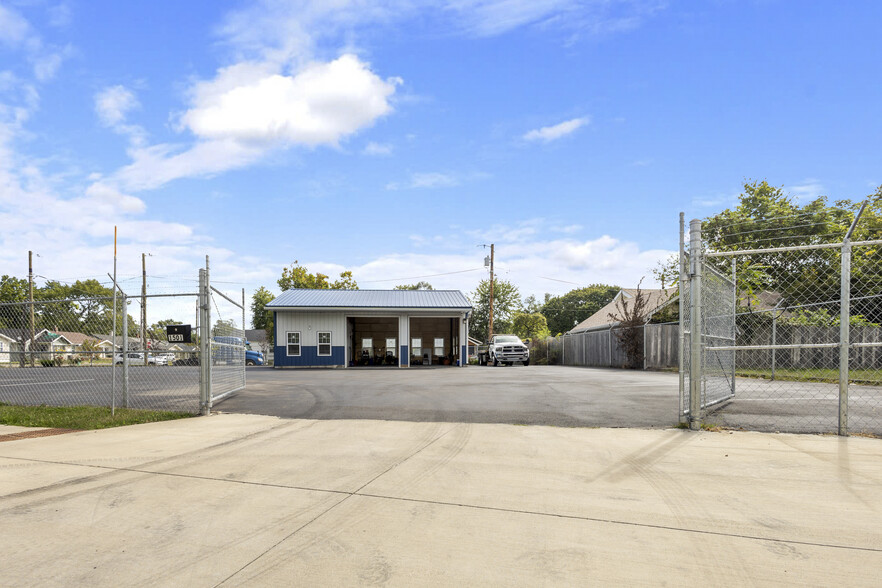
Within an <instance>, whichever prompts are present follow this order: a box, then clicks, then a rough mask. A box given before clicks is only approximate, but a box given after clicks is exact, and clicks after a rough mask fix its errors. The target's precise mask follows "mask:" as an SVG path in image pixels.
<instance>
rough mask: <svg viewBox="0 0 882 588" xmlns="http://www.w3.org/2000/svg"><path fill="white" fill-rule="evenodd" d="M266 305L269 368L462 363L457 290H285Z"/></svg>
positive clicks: (466, 307)
mask: <svg viewBox="0 0 882 588" xmlns="http://www.w3.org/2000/svg"><path fill="white" fill-rule="evenodd" d="M266 308H267V309H268V310H271V311H273V316H274V333H275V348H274V352H275V360H274V365H275V367H351V366H374V367H379V366H389V367H396V366H397V367H411V366H418V365H419V366H423V365H450V366H465V365H466V364H467V363H468V332H469V324H468V320H469V314H470V313H471V311H472V305H471V303H469V301H468V299H467V298H466V297H465V296H464V295H463V294H462V292H460V291H458V290H288V291H286V292H283V293H282V294H281V295H280V296H279V297H278V298H276V299H274V300H273V301H272V302H270V303H269V304H267V306H266Z"/></svg>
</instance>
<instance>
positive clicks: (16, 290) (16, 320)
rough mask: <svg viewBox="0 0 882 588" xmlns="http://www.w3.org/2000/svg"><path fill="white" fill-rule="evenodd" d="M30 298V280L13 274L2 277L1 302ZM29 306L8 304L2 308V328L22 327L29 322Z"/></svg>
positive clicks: (0, 323)
mask: <svg viewBox="0 0 882 588" xmlns="http://www.w3.org/2000/svg"><path fill="white" fill-rule="evenodd" d="M27 299H28V281H27V280H20V279H18V278H16V277H13V276H3V277H0V302H26V301H27ZM29 312H30V311H29V310H28V308H27V307H25V306H22V307H16V306H7V307H5V308H0V328H3V329H22V328H25V327H26V326H27V325H28V324H29V323H28V321H29V318H28V317H29V316H30V314H29Z"/></svg>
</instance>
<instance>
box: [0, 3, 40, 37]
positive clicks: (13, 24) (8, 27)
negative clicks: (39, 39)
mask: <svg viewBox="0 0 882 588" xmlns="http://www.w3.org/2000/svg"><path fill="white" fill-rule="evenodd" d="M32 34H33V31H32V30H31V25H30V23H28V21H27V20H26V19H25V18H24V17H23V16H22V15H21V14H19V13H18V12H15V11H14V10H12V9H11V8H7V7H5V6H3V5H2V4H0V43H3V44H4V45H7V46H9V47H18V46H19V45H21V44H23V43H24V42H25V41H27V40H28V39H29V38H31V36H32Z"/></svg>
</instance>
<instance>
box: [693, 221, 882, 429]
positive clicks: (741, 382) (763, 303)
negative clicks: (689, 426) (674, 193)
mask: <svg viewBox="0 0 882 588" xmlns="http://www.w3.org/2000/svg"><path fill="white" fill-rule="evenodd" d="M880 246H882V241H863V242H854V243H852V242H849V241H848V240H847V239H846V240H845V241H844V242H841V243H818V244H815V245H803V246H791V247H777V248H768V249H746V250H741V251H738V250H735V251H704V250H703V245H702V242H701V223H700V222H699V221H693V223H692V235H691V246H690V250H691V251H693V252H697V253H698V255H697V256H696V259H697V261H698V266H697V267H696V266H692V267H690V268H689V269H688V270H685V267H686V265H687V263H688V262H687V261H686V260H685V257H684V258H683V261H681V268H683V269H681V272H683V276H682V278H681V292H683V293H684V296H683V303H684V309H685V310H684V312H683V314H682V316H683V330H682V343H683V349H684V353H683V365H682V367H681V408H682V409H683V411H682V414H683V415H685V416H687V417H689V416H690V415H694V417H693V418H690V420H691V421H692V422H693V423H699V422H701V421H702V420H704V421H707V422H708V423H712V424H719V425H723V426H726V427H732V428H744V429H750V430H759V431H787V432H811V433H839V434H843V435H844V434H849V433H851V434H861V433H868V434H875V435H879V434H882V255H880V254H879V247H880ZM693 323H695V325H698V326H697V327H695V326H694V325H693ZM696 349H697V353H696V352H695V350H696ZM696 357H698V358H700V359H699V361H698V362H696V361H695V359H696ZM696 392H700V394H701V402H700V405H699V404H693V403H692V395H693V394H695V393H696ZM726 401H729V402H726ZM715 402H717V403H718V404H716V405H715V404H714V403H715ZM720 403H722V404H720Z"/></svg>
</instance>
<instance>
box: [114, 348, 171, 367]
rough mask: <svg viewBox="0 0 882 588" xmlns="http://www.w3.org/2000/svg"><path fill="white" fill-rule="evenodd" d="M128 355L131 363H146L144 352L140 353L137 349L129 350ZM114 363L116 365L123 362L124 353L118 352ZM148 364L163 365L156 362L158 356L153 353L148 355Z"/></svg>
mask: <svg viewBox="0 0 882 588" xmlns="http://www.w3.org/2000/svg"><path fill="white" fill-rule="evenodd" d="M126 356H127V357H128V358H129V365H138V364H140V365H144V354H143V353H138V352H135V351H129V352H128V353H126ZM113 363H115V364H116V365H120V364H122V363H123V354H122V353H117V354H116V355H115V356H114V358H113ZM147 364H148V365H162V364H158V363H157V362H156V357H154V356H152V355H148V356H147Z"/></svg>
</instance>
